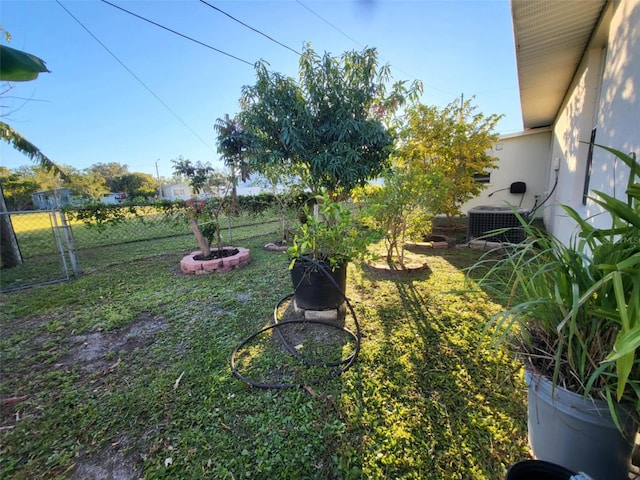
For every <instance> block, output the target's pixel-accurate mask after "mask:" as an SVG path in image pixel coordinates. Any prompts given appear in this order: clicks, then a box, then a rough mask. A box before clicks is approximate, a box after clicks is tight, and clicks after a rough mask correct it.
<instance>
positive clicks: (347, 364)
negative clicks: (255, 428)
mask: <svg viewBox="0 0 640 480" xmlns="http://www.w3.org/2000/svg"><path fill="white" fill-rule="evenodd" d="M301 259H302V260H305V261H307V262H309V263H311V264H313V265H314V266H315V267H317V268H318V269H319V270H320V271H321V272H322V273H323V275H325V276H326V277H327V278H328V279H329V281H330V282H331V283H332V284H333V286H334V287H335V288H336V289H337V291H338V293H339V294H340V296H341V297H342V298H343V299H344V301H345V303H346V305H347V307H348V308H349V311H350V312H351V315H352V316H353V321H354V324H355V330H356V331H355V333H354V332H352V331H351V330H349V329H347V328H346V327H344V326H342V325H339V324H338V323H336V322H331V321H327V320H310V319H304V318H301V319H294V320H279V319H278V310H279V308H280V306H281V305H282V304H283V303H284V302H285V301H287V300H289V299H291V298H292V297H293V295H294V294H293V293H292V294H289V295H287V296H285V297H283V298H282V299H281V300H280V301H279V302H278V303H277V304H276V306H275V308H274V310H273V323H272V324H271V325H267V326H266V327H264V328H262V329H260V330H258V331H257V332H255V333H253V334H251V335H250V336H248V337H247V338H245V339H244V340H243V341H242V342H240V343H239V344H238V345H236V347H235V348H234V349H233V352H232V353H231V360H230V364H231V372H232V373H233V375H234V376H235V377H236V378H238V379H239V380H241V381H243V382H244V383H246V384H247V385H250V386H252V387H257V388H268V389H285V388H301V387H304V386H306V385H315V384H318V383H321V382H324V381H326V380H329V379H331V378H335V377H338V376H340V375H342V374H343V373H344V372H346V371H347V370H348V369H349V368H351V367H352V366H353V364H354V363H355V362H356V359H357V357H358V353H359V352H360V342H361V334H360V324H359V322H358V317H357V316H356V312H355V310H354V309H353V306H352V305H351V303H350V302H349V299H348V298H347V296H346V294H345V293H344V292H343V291H342V289H341V288H340V286H339V285H338V283H337V282H336V281H335V280H334V278H333V277H332V276H331V274H330V273H329V272H328V271H327V269H326V268H325V267H324V266H323V265H322V264H320V263H319V262H316V261H315V260H312V259H310V258H308V257H301ZM296 288H297V286H296ZM291 324H316V325H325V326H328V327H331V328H335V329H338V330H341V331H343V332H345V333H346V334H347V335H349V336H350V337H351V338H353V339H354V342H355V348H354V350H353V352H352V353H351V354H350V355H348V356H347V357H346V358H344V359H342V360H340V361H336V362H322V361H319V362H318V361H313V360H309V359H308V358H305V357H304V356H302V355H300V353H299V352H298V351H297V350H296V349H295V348H294V347H293V346H292V345H291V344H290V343H289V342H287V341H286V339H285V338H284V336H283V335H282V332H281V331H280V327H282V326H285V325H291ZM269 330H275V332H276V333H277V334H278V336H279V338H280V342H281V344H282V346H283V347H284V349H285V350H286V351H287V352H289V353H290V354H291V355H292V356H294V357H295V358H297V359H298V360H300V361H301V362H302V363H304V364H305V365H307V366H311V367H324V368H329V369H330V373H329V374H328V375H326V376H324V377H321V378H318V379H315V380H311V381H306V382H304V383H263V382H258V381H255V380H252V379H250V378H247V377H245V376H244V375H242V374H241V373H240V372H239V371H238V369H237V367H236V355H237V354H238V352H239V351H240V350H241V349H242V348H243V347H244V346H245V345H247V344H248V343H249V342H250V341H251V340H253V339H254V338H256V337H257V336H259V335H261V334H263V333H265V332H267V331H269Z"/></svg>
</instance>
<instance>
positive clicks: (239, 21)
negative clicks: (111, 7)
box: [103, 0, 301, 56]
mask: <svg viewBox="0 0 640 480" xmlns="http://www.w3.org/2000/svg"><path fill="white" fill-rule="evenodd" d="M103 1H104V0H103ZM200 3H204V4H205V5H207V6H208V7H210V8H213V9H214V10H216V11H218V12H220V13H222V14H223V15H226V16H227V17H229V18H230V19H231V20H233V21H235V22H238V23H239V24H240V25H242V26H244V27H246V28H248V29H249V30H252V31H254V32H256V33H258V34H260V35H262V36H263V37H265V38H268V39H269V40H271V41H272V42H273V43H276V44H278V45H280V46H281V47H284V48H286V49H287V50H291V51H292V52H293V53H295V54H296V55H298V56H300V55H301V53H300V52H298V51H296V50H294V49H293V48H291V47H290V46H288V45H285V44H284V43H281V42H279V41H278V40H276V39H274V38H272V37H270V36H269V35H267V34H266V33H264V32H261V31H260V30H258V29H256V28H253V27H252V26H250V25H247V24H246V23H244V22H242V21H241V20H238V19H237V18H236V17H234V16H233V15H230V14H229V13H227V12H225V11H224V10H222V9H220V8H218V7H216V6H214V5H211V4H210V3H209V2H206V1H205V0H200Z"/></svg>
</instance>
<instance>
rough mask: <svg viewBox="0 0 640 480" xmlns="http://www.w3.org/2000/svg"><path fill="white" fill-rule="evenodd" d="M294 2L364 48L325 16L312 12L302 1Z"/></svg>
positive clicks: (363, 46) (362, 46)
mask: <svg viewBox="0 0 640 480" xmlns="http://www.w3.org/2000/svg"><path fill="white" fill-rule="evenodd" d="M296 2H298V3H299V4H300V5H302V6H303V7H304V8H306V9H307V10H308V11H309V12H311V13H312V14H313V15H315V16H316V17H318V18H319V19H320V20H322V21H323V22H324V23H326V24H327V25H329V26H330V27H331V28H333V29H334V30H335V31H337V32H339V33H340V34H342V35H343V36H345V37H346V38H348V39H349V40H351V41H352V42H353V43H355V44H357V45H359V46H360V47H361V48H366V46H365V45H363V44H361V43H360V42H359V41H357V40H356V39H355V38H353V37H351V36H349V35H347V34H346V33H345V32H343V31H342V30H340V29H339V28H338V27H336V26H335V25H334V24H333V23H331V22H330V21H329V20H327V19H326V18H323V17H322V16H320V14H318V13H316V12H314V11H313V10H311V9H310V8H309V7H307V6H306V5H305V4H304V3H302V2H301V1H300V0H296Z"/></svg>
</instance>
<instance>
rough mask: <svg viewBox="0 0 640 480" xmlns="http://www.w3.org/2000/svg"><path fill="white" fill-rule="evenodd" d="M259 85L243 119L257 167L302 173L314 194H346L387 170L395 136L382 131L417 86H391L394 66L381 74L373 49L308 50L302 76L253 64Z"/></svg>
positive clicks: (246, 100) (249, 92) (247, 95)
mask: <svg viewBox="0 0 640 480" xmlns="http://www.w3.org/2000/svg"><path fill="white" fill-rule="evenodd" d="M256 78H257V79H256V83H255V85H253V86H245V87H244V88H243V92H242V98H241V106H242V111H241V112H240V115H239V119H240V123H241V124H242V126H243V127H244V129H245V132H246V135H247V145H248V149H249V153H250V157H251V165H252V167H253V168H254V169H255V170H256V171H257V172H259V173H262V172H263V171H264V170H265V169H266V168H267V167H270V166H273V165H295V166H297V167H299V173H300V180H301V181H302V182H303V183H304V184H305V185H306V186H307V187H308V188H309V189H310V190H311V191H312V192H313V193H314V194H317V193H320V192H323V191H324V192H327V193H329V194H330V195H332V196H339V195H348V194H349V192H351V190H352V189H353V188H354V187H356V186H358V185H364V184H365V183H366V182H367V181H368V180H370V179H372V178H375V177H377V176H378V175H379V174H380V173H381V172H382V171H383V170H384V168H385V167H386V166H387V163H388V157H389V154H390V153H391V151H392V148H393V137H392V136H391V134H390V133H389V130H388V128H387V126H386V124H385V120H388V119H390V118H391V115H392V114H393V113H394V112H395V111H396V109H397V108H398V107H399V106H400V105H402V104H403V103H404V101H405V99H406V98H407V97H414V96H415V95H416V94H417V93H418V92H419V90H420V85H419V84H417V83H416V84H413V85H412V86H411V87H410V88H406V87H405V85H404V83H403V82H397V83H395V84H393V86H392V89H391V91H390V92H387V87H386V86H387V83H388V81H389V80H390V74H389V67H388V66H386V65H385V66H383V67H380V68H379V67H378V58H377V53H376V50H375V49H372V48H367V49H364V50H363V51H362V52H355V51H351V52H346V53H344V54H343V55H342V56H341V57H340V58H335V57H332V56H331V55H329V54H328V53H325V54H324V56H322V57H320V56H318V55H317V54H316V53H315V52H314V51H313V50H312V49H311V48H310V46H309V45H307V46H305V48H304V52H303V54H302V56H301V57H300V77H299V81H298V82H296V81H295V80H294V79H292V78H290V77H286V76H284V75H281V74H279V73H273V72H270V71H269V70H268V69H267V65H266V64H265V63H262V62H261V63H258V64H256Z"/></svg>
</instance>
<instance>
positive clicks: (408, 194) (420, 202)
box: [364, 163, 446, 266]
mask: <svg viewBox="0 0 640 480" xmlns="http://www.w3.org/2000/svg"><path fill="white" fill-rule="evenodd" d="M382 178H383V180H384V185H383V186H381V187H378V188H376V189H372V190H371V191H370V192H369V193H368V194H367V195H366V197H367V198H366V203H367V207H366V208H365V215H364V218H365V219H366V220H365V221H366V223H367V224H368V225H370V226H372V227H374V228H375V229H380V230H382V231H384V232H385V245H386V248H387V258H386V260H387V263H388V264H389V265H391V264H393V263H395V262H394V257H395V259H397V261H398V263H399V265H400V266H404V244H405V243H406V241H407V239H408V237H410V235H411V232H412V231H415V230H421V229H424V228H425V227H427V226H428V225H427V224H430V222H431V220H432V219H433V217H434V215H435V212H434V210H433V206H434V205H438V204H439V202H440V198H442V196H443V195H446V192H445V191H444V190H443V188H442V186H443V178H442V176H441V174H440V173H439V172H437V171H435V170H427V171H425V170H422V169H419V170H416V169H414V168H413V166H412V165H410V164H409V165H403V164H398V163H396V164H395V165H394V167H393V168H391V169H390V170H388V171H387V172H385V174H384V175H383V177H382Z"/></svg>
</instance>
